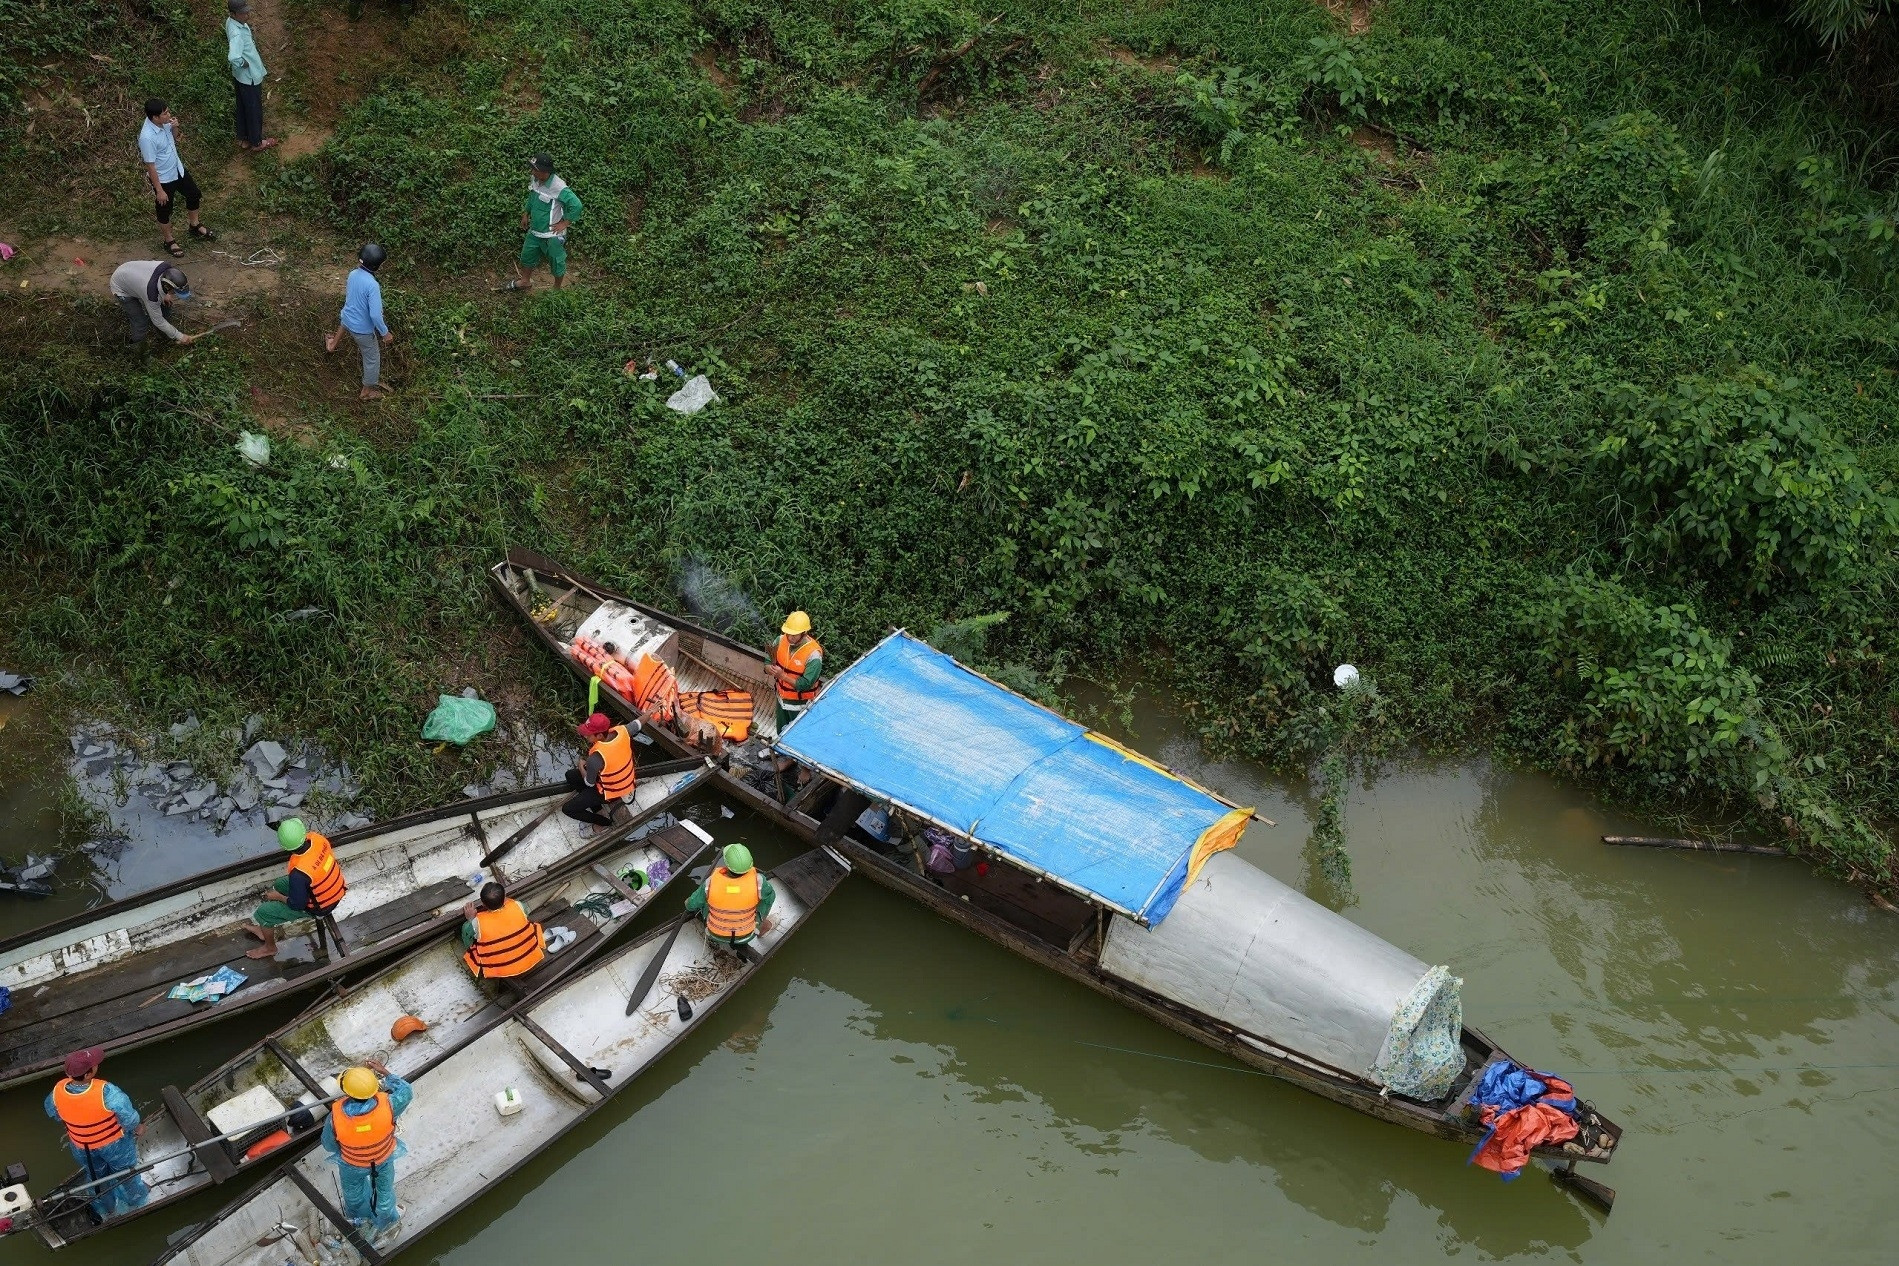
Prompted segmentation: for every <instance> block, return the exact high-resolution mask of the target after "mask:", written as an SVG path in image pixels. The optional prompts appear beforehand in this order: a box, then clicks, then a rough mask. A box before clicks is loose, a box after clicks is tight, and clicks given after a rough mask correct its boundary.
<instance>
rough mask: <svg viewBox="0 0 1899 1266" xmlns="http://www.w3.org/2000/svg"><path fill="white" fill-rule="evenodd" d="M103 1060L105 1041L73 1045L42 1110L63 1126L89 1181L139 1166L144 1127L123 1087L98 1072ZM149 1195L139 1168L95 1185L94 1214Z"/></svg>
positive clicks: (102, 1217)
mask: <svg viewBox="0 0 1899 1266" xmlns="http://www.w3.org/2000/svg"><path fill="white" fill-rule="evenodd" d="M104 1061H105V1049H104V1048H103V1047H98V1046H91V1047H87V1048H86V1049H85V1050H83V1051H74V1052H73V1053H72V1054H70V1055H68V1056H67V1057H66V1063H65V1071H66V1076H65V1077H63V1078H62V1079H61V1080H60V1081H59V1082H58V1083H57V1084H56V1085H55V1086H54V1087H53V1089H52V1092H51V1093H50V1094H48V1095H47V1096H46V1115H47V1116H49V1117H51V1118H53V1119H54V1120H55V1121H58V1122H60V1123H61V1124H62V1125H64V1126H65V1127H66V1146H67V1147H68V1148H69V1149H70V1150H71V1151H72V1154H73V1159H74V1160H76V1161H78V1162H79V1167H80V1168H81V1169H82V1170H84V1171H85V1175H86V1181H87V1182H92V1181H94V1180H96V1179H100V1178H104V1177H106V1176H107V1175H109V1174H117V1173H121V1172H123V1171H125V1170H128V1169H134V1168H137V1166H138V1136H139V1134H141V1133H142V1132H143V1131H144V1129H145V1126H144V1124H143V1123H142V1122H141V1121H140V1120H139V1115H138V1109H137V1108H135V1107H133V1106H132V1100H131V1099H130V1098H129V1097H128V1096H127V1095H126V1093H125V1092H124V1091H123V1090H120V1089H119V1088H118V1087H117V1086H115V1085H113V1084H112V1083H111V1082H109V1081H107V1080H105V1078H103V1077H100V1076H99V1075H98V1073H99V1065H100V1064H101V1063H103V1062H104ZM150 1198H151V1190H150V1189H149V1188H147V1187H146V1185H145V1180H144V1179H142V1178H140V1177H139V1176H138V1175H137V1174H131V1175H129V1176H127V1177H125V1178H122V1179H120V1180H119V1181H118V1182H115V1183H106V1184H103V1185H102V1186H99V1187H96V1188H94V1189H93V1193H92V1202H91V1203H92V1220H93V1222H94V1223H95V1224H102V1223H104V1222H105V1221H106V1220H107V1219H108V1218H110V1217H112V1216H113V1215H114V1214H115V1213H117V1212H119V1210H121V1209H126V1210H130V1209H136V1208H138V1207H139V1206H140V1205H142V1204H144V1203H145V1202H146V1201H147V1200H149V1199H150Z"/></svg>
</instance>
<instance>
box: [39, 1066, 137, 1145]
mask: <svg viewBox="0 0 1899 1266" xmlns="http://www.w3.org/2000/svg"><path fill="white" fill-rule="evenodd" d="M105 1092H106V1083H105V1079H104V1078H101V1077H94V1078H93V1079H92V1080H91V1081H89V1082H87V1083H86V1086H85V1089H83V1090H77V1091H76V1090H74V1089H73V1083H72V1082H71V1081H70V1080H67V1081H62V1082H60V1083H59V1086H58V1088H57V1089H56V1090H55V1091H54V1092H53V1107H54V1108H55V1109H56V1110H57V1111H58V1112H59V1120H60V1123H61V1124H62V1125H64V1126H65V1127H66V1137H67V1138H69V1139H71V1140H72V1141H73V1146H74V1147H79V1148H92V1149H97V1148H101V1147H106V1146H108V1145H110V1144H113V1143H116V1142H118V1141H119V1140H120V1139H122V1138H124V1137H125V1127H124V1126H123V1125H120V1124H119V1114H118V1113H116V1112H114V1111H113V1110H112V1109H110V1108H108V1107H106V1101H105Z"/></svg>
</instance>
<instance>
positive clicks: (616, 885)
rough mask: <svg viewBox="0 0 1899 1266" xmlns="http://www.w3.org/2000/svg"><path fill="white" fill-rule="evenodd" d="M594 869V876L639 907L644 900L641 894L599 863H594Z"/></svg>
mask: <svg viewBox="0 0 1899 1266" xmlns="http://www.w3.org/2000/svg"><path fill="white" fill-rule="evenodd" d="M592 869H593V873H594V874H596V875H598V876H600V878H602V879H604V880H606V881H607V883H608V884H609V885H611V886H612V888H613V890H614V891H615V892H617V893H619V894H620V895H621V896H622V897H624V898H626V899H627V900H628V901H631V902H633V903H634V904H635V905H638V904H640V903H641V901H642V900H643V898H642V897H641V896H640V894H639V893H637V892H634V891H633V890H632V889H631V888H629V887H627V886H626V880H624V879H622V878H620V877H619V876H618V875H616V874H614V873H613V872H612V871H610V870H608V869H607V868H606V867H605V866H602V865H601V864H600V863H599V862H594V863H592ZM588 922H589V923H591V922H592V920H591V919H590V920H588Z"/></svg>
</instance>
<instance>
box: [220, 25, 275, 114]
mask: <svg viewBox="0 0 1899 1266" xmlns="http://www.w3.org/2000/svg"><path fill="white" fill-rule="evenodd" d="M229 8H230V13H231V16H229V17H227V18H225V19H224V41H225V52H224V60H225V61H226V62H227V63H228V64H229V65H230V67H231V86H232V87H233V88H235V89H236V90H237V144H238V148H240V149H247V150H260V149H269V148H270V147H271V146H273V145H275V144H276V143H277V138H276V137H274V136H265V135H264V57H263V54H261V53H259V52H258V51H257V40H256V39H255V38H254V37H253V36H252V35H251V3H250V0H230V5H229Z"/></svg>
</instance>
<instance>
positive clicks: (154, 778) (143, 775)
mask: <svg viewBox="0 0 1899 1266" xmlns="http://www.w3.org/2000/svg"><path fill="white" fill-rule="evenodd" d="M132 780H133V781H134V782H136V783H138V784H139V785H140V786H147V787H148V786H150V785H151V784H153V783H159V784H163V783H164V781H165V767H164V766H163V765H154V764H152V763H151V762H150V761H147V762H146V763H145V764H143V765H140V766H139V769H138V773H137V774H135V775H133V779H132Z"/></svg>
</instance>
